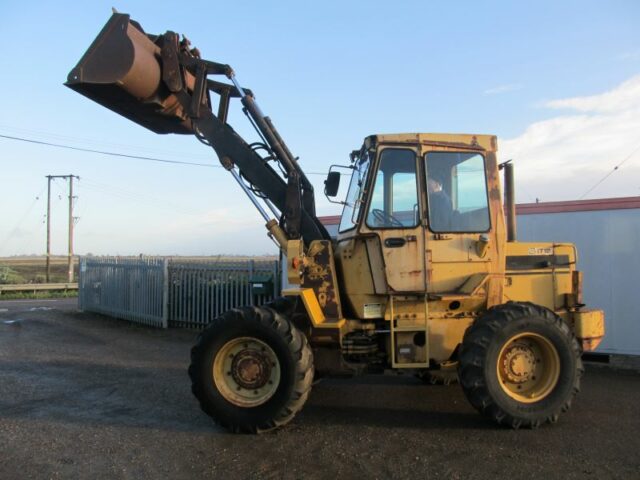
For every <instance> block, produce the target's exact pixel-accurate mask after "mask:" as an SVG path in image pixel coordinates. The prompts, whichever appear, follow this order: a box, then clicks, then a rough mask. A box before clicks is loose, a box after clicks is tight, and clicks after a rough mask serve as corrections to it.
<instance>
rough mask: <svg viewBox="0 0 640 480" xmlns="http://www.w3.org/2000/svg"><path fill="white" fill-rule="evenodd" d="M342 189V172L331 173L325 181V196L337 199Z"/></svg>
mask: <svg viewBox="0 0 640 480" xmlns="http://www.w3.org/2000/svg"><path fill="white" fill-rule="evenodd" d="M338 187H340V172H329V173H328V174H327V179H326V180H325V181H324V194H325V195H326V196H327V197H335V196H336V195H337V194H338Z"/></svg>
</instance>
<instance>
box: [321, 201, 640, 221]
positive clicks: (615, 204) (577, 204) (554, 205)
mask: <svg viewBox="0 0 640 480" xmlns="http://www.w3.org/2000/svg"><path fill="white" fill-rule="evenodd" d="M629 208H640V197H618V198H596V199H591V200H565V201H562V202H539V203H519V204H517V205H516V214H517V215H535V214H540V213H563V212H590V211H594V210H625V209H629ZM320 221H321V222H322V223H323V224H324V225H338V224H339V223H340V215H327V216H324V217H320Z"/></svg>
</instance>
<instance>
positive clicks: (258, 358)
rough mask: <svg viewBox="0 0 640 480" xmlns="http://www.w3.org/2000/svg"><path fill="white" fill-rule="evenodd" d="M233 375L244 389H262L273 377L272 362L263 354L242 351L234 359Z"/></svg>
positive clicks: (232, 363) (232, 364)
mask: <svg viewBox="0 0 640 480" xmlns="http://www.w3.org/2000/svg"><path fill="white" fill-rule="evenodd" d="M231 375H232V377H233V380H234V381H235V382H236V383H237V384H238V385H239V386H241V387H242V388H246V389H248V390H250V389H256V388H262V387H264V386H265V385H266V384H267V382H268V381H269V377H270V376H271V362H270V361H269V359H268V358H266V356H265V355H264V354H263V353H262V352H258V351H255V350H242V351H240V353H238V354H237V355H234V357H233V361H232V362H231Z"/></svg>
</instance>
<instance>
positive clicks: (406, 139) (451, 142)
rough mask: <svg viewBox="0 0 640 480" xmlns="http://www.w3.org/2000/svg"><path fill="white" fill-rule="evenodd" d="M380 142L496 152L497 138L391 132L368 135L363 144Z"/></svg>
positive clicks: (491, 136)
mask: <svg viewBox="0 0 640 480" xmlns="http://www.w3.org/2000/svg"><path fill="white" fill-rule="evenodd" d="M378 143H382V144H396V145H397V144H412V145H416V144H421V145H433V146H442V147H451V148H468V149H473V150H484V151H488V152H496V151H497V150H498V139H497V137H496V136H495V135H474V134H466V133H393V134H378V135H370V136H368V137H367V138H365V146H366V147H367V148H371V147H373V146H374V145H376V144H378Z"/></svg>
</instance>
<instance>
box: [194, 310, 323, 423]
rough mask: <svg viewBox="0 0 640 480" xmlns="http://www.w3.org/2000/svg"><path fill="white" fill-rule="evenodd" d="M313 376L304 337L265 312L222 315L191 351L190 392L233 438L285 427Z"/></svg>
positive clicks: (278, 316)
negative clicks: (235, 433)
mask: <svg viewBox="0 0 640 480" xmlns="http://www.w3.org/2000/svg"><path fill="white" fill-rule="evenodd" d="M313 373H314V368H313V353H312V351H311V348H310V347H309V344H308V342H307V339H306V337H305V336H304V335H303V334H302V333H301V332H300V331H299V330H298V329H297V328H296V327H295V326H294V325H292V324H291V322H289V321H288V320H287V319H286V318H285V317H284V316H283V315H281V314H280V313H278V312H276V311H275V310H273V309H271V308H268V307H243V308H236V309H233V310H230V311H228V312H225V313H224V314H222V315H221V316H220V317H218V318H217V319H215V320H214V321H213V322H211V323H210V324H209V326H207V328H206V329H205V330H204V331H202V332H201V333H200V335H198V340H197V343H196V345H195V346H194V347H193V348H192V349H191V365H190V366H189V376H190V378H191V390H192V392H193V394H194V395H195V396H196V398H197V399H198V400H199V402H200V407H201V408H202V410H203V411H204V412H205V413H206V414H207V415H209V416H210V417H212V418H213V419H214V420H215V421H216V423H218V424H219V425H221V426H223V427H225V428H226V429H228V430H230V431H232V432H238V433H239V432H242V433H260V432H264V431H268V430H271V429H274V428H276V427H279V426H281V425H284V424H286V423H287V422H289V421H290V420H291V419H292V418H293V417H294V416H295V414H296V413H297V412H298V411H300V409H302V406H303V405H304V403H305V402H306V400H307V397H308V396H309V392H310V390H311V384H312V381H313Z"/></svg>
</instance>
